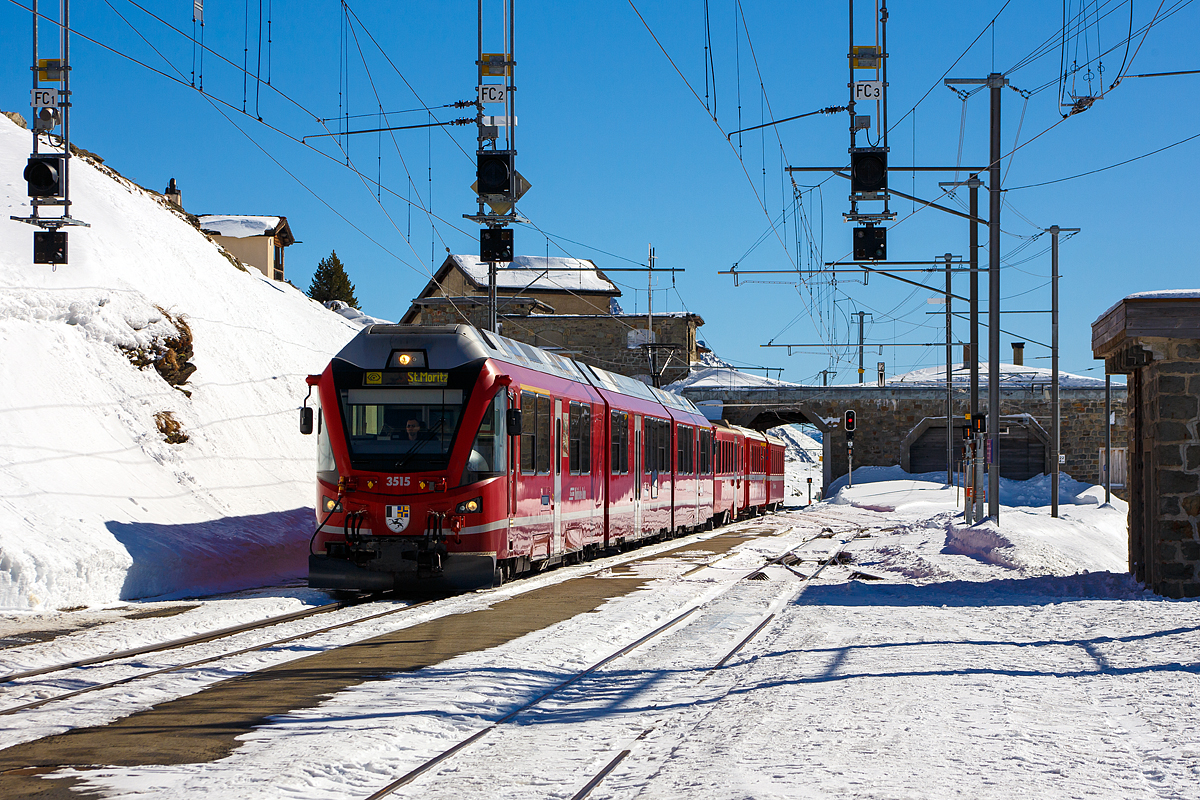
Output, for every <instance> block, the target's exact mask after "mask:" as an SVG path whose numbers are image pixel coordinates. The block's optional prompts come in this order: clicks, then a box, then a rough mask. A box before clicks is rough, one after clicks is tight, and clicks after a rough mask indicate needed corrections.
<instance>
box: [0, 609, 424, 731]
mask: <svg viewBox="0 0 1200 800" xmlns="http://www.w3.org/2000/svg"><path fill="white" fill-rule="evenodd" d="M435 602H437V600H425V601H423V602H420V603H414V604H412V605H407V606H403V607H401V608H393V609H390V610H388V611H381V612H379V613H378V614H371V615H369V616H366V617H359V618H358V619H354V620H347V621H345V622H339V623H337V624H336V625H327V626H325V627H324V628H318V629H317V630H315V631H308V632H306V633H298V634H295V635H293V636H286V637H284V638H282V639H275V640H273V641H270V642H263V643H261V644H256V645H254V646H252V647H244V648H242V649H240V650H234V651H232V652H229V653H220V654H218V655H214V656H207V657H205V658H201V659H197V660H196V661H191V662H188V663H186V664H176V665H174V666H170V667H161V668H160V669H155V670H151V671H149V672H139V673H138V674H136V675H129V676H126V677H124V678H120V679H118V680H115V681H107V682H105V683H98V684H95V685H93V686H86V687H84V688H82V689H76V690H75V691H73V692H66V693H65V694H58V695H54V696H53V697H46V698H43V699H41V700H34V701H33V702H30V703H24V704H22V705H19V706H11V707H9V708H4V709H0V716H4V715H6V714H15V713H17V712H18V711H28V710H29V709H32V708H40V707H41V706H44V705H48V704H50V703H54V702H57V701H59V700H67V699H69V698H72V697H79V696H80V695H83V694H88V693H89V692H98V691H101V690H103V689H111V688H112V687H114V686H123V685H125V684H127V683H132V682H134V681H138V680H142V679H143V678H153V677H154V676H156V675H165V674H167V673H171V672H179V671H181V670H185V669H191V668H192V667H198V666H201V665H203V664H209V663H212V662H213V661H220V660H221V659H223V658H233V657H234V656H240V655H245V654H246V653H253V652H255V651H257V650H266V649H267V648H269V647H275V646H277V645H281V644H287V643H288V642H294V641H297V640H299V639H308V638H310V637H313V636H318V635H320V634H322V633H328V632H329V631H333V630H338V629H339V628H348V627H350V626H351V625H357V624H359V623H360V622H370V621H371V620H375V619H379V618H381V617H387V616H391V615H392V614H399V613H402V612H405V611H412V610H414V609H417V608H420V607H422V606H426V605H429V604H430V603H435Z"/></svg>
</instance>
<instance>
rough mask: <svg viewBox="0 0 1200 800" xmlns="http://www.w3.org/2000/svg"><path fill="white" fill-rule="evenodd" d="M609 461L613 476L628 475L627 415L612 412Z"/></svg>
mask: <svg viewBox="0 0 1200 800" xmlns="http://www.w3.org/2000/svg"><path fill="white" fill-rule="evenodd" d="M609 428H610V430H609V434H610V435H609V446H610V447H609V449H610V454H609V460H610V467H611V470H612V474H613V475H628V474H629V415H628V414H626V413H625V412H624V411H614V412H612V414H611V417H610V423H609Z"/></svg>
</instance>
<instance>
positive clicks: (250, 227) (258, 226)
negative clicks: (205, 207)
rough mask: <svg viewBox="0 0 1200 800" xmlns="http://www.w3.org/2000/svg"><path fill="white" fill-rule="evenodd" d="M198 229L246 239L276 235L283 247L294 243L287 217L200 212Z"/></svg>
mask: <svg viewBox="0 0 1200 800" xmlns="http://www.w3.org/2000/svg"><path fill="white" fill-rule="evenodd" d="M197 219H199V220H200V230H202V231H204V232H205V233H208V234H212V235H214V236H227V237H229V238H230V239H247V238H249V237H252V236H277V237H279V239H280V242H281V244H283V246H284V247H287V246H288V245H292V244H295V242H296V239H295V237H293V236H292V229H291V227H290V226H289V225H288V221H287V217H262V216H245V215H235V214H202V215H201V216H199V217H197Z"/></svg>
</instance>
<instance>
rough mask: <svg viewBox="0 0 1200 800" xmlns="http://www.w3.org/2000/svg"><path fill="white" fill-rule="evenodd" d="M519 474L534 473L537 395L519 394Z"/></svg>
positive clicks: (530, 393) (531, 393) (529, 393)
mask: <svg viewBox="0 0 1200 800" xmlns="http://www.w3.org/2000/svg"><path fill="white" fill-rule="evenodd" d="M521 417H522V419H521V472H523V473H524V474H526V475H532V474H533V473H534V467H535V461H534V455H533V454H534V452H535V450H536V446H535V442H536V441H537V395H536V394H534V393H533V392H521Z"/></svg>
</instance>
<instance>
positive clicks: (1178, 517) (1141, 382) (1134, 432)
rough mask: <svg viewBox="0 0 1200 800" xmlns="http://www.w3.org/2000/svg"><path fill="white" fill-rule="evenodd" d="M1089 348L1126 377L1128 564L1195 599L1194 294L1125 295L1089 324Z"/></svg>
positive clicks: (1199, 514) (1198, 485)
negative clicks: (1127, 384)
mask: <svg viewBox="0 0 1200 800" xmlns="http://www.w3.org/2000/svg"><path fill="white" fill-rule="evenodd" d="M1092 354H1093V355H1094V356H1095V357H1096V358H1103V359H1104V366H1105V369H1106V371H1107V372H1109V373H1110V374H1113V373H1116V374H1125V375H1128V376H1129V378H1128V381H1129V406H1128V426H1129V430H1130V431H1131V436H1130V440H1131V441H1130V451H1129V484H1130V493H1129V571H1130V572H1131V573H1133V575H1134V577H1136V578H1137V579H1138V580H1139V581H1142V582H1144V583H1145V584H1146V586H1148V587H1149V588H1150V589H1151V590H1152V591H1154V592H1155V593H1156V594H1161V595H1166V596H1167V597H1200V291H1198V290H1184V291H1176V292H1169V291H1168V292H1145V293H1141V294H1134V295H1130V296H1129V297H1126V298H1125V299H1124V300H1122V301H1121V302H1119V303H1117V304H1116V305H1115V306H1113V307H1112V308H1110V309H1109V310H1108V311H1107V312H1105V313H1104V314H1103V315H1102V316H1101V317H1100V318H1099V319H1097V320H1096V321H1095V322H1093V323H1092Z"/></svg>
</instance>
